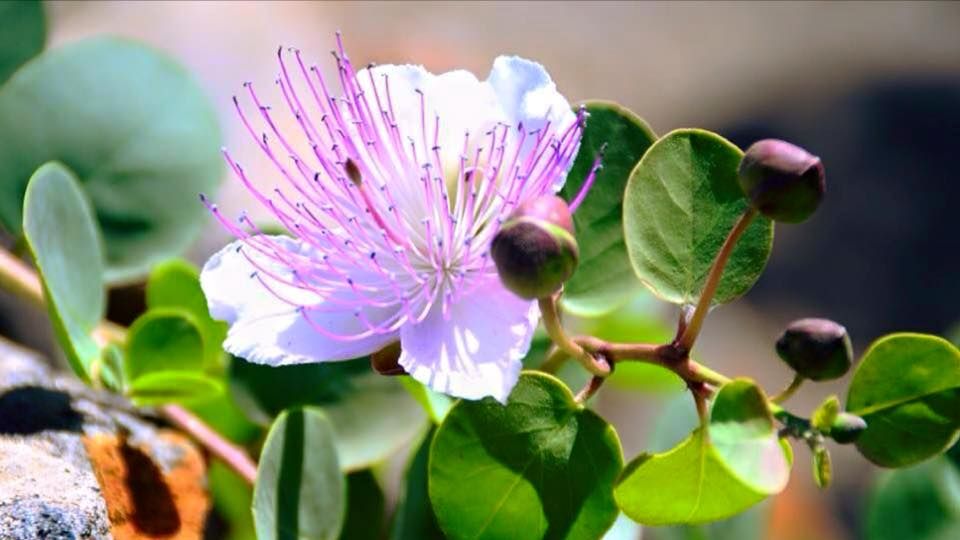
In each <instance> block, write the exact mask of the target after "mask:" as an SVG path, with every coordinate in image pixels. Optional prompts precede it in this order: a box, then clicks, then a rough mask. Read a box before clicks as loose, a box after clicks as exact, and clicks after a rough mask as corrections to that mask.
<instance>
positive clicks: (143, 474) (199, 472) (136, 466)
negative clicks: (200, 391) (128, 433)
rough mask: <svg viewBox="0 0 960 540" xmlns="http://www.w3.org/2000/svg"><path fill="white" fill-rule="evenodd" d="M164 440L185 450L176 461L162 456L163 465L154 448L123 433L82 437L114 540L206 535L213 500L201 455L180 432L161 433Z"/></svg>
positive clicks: (185, 539) (189, 539)
mask: <svg viewBox="0 0 960 540" xmlns="http://www.w3.org/2000/svg"><path fill="white" fill-rule="evenodd" d="M160 438H161V439H163V440H164V441H166V442H167V443H169V445H170V446H171V447H175V448H177V449H180V450H182V452H178V455H177V456H176V457H175V459H169V458H168V459H164V460H162V462H163V463H165V464H166V466H165V467H164V468H161V466H160V465H158V463H159V462H161V460H159V459H155V457H154V456H151V455H150V448H148V447H147V446H145V445H137V444H133V443H132V442H130V441H128V440H127V439H126V438H125V437H122V436H119V437H118V436H115V435H108V434H100V435H93V436H88V437H84V438H83V442H84V446H85V447H86V450H87V454H88V455H89V456H90V462H91V464H92V465H93V470H94V473H96V476H97V481H98V482H99V483H100V488H101V490H102V493H103V498H104V500H105V501H106V504H107V514H108V516H109V519H110V532H111V533H112V534H113V537H114V538H115V539H116V540H128V539H145V538H163V539H178V540H193V539H200V538H202V537H203V526H204V521H205V519H206V516H207V511H208V509H209V504H210V501H209V497H208V496H207V492H206V487H205V486H206V480H205V478H206V474H205V473H206V469H205V466H204V462H203V457H202V456H201V455H200V453H199V452H198V451H197V450H196V449H195V448H194V447H193V445H191V444H190V442H189V441H187V440H186V439H185V438H183V437H182V436H180V435H178V434H176V433H172V432H167V431H162V432H161V435H160Z"/></svg>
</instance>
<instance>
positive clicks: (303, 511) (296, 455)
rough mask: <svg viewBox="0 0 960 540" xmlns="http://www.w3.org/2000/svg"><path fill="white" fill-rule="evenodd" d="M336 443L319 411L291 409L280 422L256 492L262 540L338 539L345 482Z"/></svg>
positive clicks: (266, 447)
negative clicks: (335, 447)
mask: <svg viewBox="0 0 960 540" xmlns="http://www.w3.org/2000/svg"><path fill="white" fill-rule="evenodd" d="M333 441H334V433H333V427H332V426H331V425H330V422H329V421H328V420H327V419H326V417H325V416H324V414H323V413H322V412H321V411H319V410H317V409H313V408H304V409H291V410H289V411H285V412H283V413H282V414H281V415H280V416H278V417H277V420H276V422H274V423H273V426H271V427H270V432H269V433H268V434H267V440H266V443H264V447H263V453H262V454H261V455H260V463H259V465H258V468H257V481H256V484H255V485H254V488H253V520H254V523H255V525H256V529H257V538H258V539H259V540H287V539H299V538H309V539H311V540H334V539H336V538H339V536H340V528H341V527H342V526H343V521H344V515H345V510H346V482H345V480H344V477H343V474H342V473H341V472H340V465H339V464H338V463H337V453H336V450H335V449H334V446H333V444H334V443H333Z"/></svg>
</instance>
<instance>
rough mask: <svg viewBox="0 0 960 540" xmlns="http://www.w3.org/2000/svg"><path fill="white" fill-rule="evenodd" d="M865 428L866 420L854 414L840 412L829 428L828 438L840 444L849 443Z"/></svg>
mask: <svg viewBox="0 0 960 540" xmlns="http://www.w3.org/2000/svg"><path fill="white" fill-rule="evenodd" d="M865 429H867V422H866V421H865V420H864V419H863V418H860V417H859V416H857V415H855V414H850V413H846V412H845V413H840V414H839V415H838V416H837V418H836V420H834V421H833V426H831V428H830V438H831V439H833V440H835V441H837V442H838V443H840V444H850V443H852V442H854V441H856V440H857V438H858V437H860V434H861V433H863V430H865Z"/></svg>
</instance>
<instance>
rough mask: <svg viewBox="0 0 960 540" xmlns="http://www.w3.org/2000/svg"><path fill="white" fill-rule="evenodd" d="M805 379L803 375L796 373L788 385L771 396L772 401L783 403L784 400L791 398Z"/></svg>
mask: <svg viewBox="0 0 960 540" xmlns="http://www.w3.org/2000/svg"><path fill="white" fill-rule="evenodd" d="M805 380H806V379H804V378H803V377H802V376H801V375H795V376H794V377H793V380H792V381H790V384H788V385H787V387H786V388H784V389H783V390H781V391H780V392H779V393H777V394H776V395H774V396H773V397H771V398H770V401H772V402H773V403H783V402H784V401H786V400H788V399H790V397H791V396H793V394H795V393H796V392H797V390H799V389H800V387H801V386H802V385H803V381H805Z"/></svg>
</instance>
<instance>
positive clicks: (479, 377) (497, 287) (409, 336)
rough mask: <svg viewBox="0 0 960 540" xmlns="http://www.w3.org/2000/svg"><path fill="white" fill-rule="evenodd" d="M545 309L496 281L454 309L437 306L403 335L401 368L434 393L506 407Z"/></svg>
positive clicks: (406, 328)
mask: <svg viewBox="0 0 960 540" xmlns="http://www.w3.org/2000/svg"><path fill="white" fill-rule="evenodd" d="M539 317H540V311H539V309H538V308H537V304H536V302H530V301H527V300H523V299H521V298H518V297H517V296H515V295H513V294H512V293H510V292H509V291H507V290H506V289H504V288H503V286H502V285H501V284H500V282H499V280H497V279H496V278H494V279H491V280H490V281H489V282H488V283H487V284H485V285H484V286H482V287H479V288H477V289H476V290H475V291H473V292H472V293H471V294H470V295H469V296H466V297H464V298H461V299H460V300H459V301H458V302H457V303H456V304H454V305H452V306H450V309H449V313H448V317H447V318H444V316H443V314H442V310H441V308H440V306H435V307H434V308H433V309H432V311H431V312H430V314H429V315H428V316H427V318H426V319H425V320H424V321H423V322H421V323H420V324H417V325H408V326H405V327H404V328H403V329H402V330H401V333H400V343H401V346H402V349H403V352H402V354H401V355H400V365H401V366H403V368H404V369H405V370H406V371H407V373H409V374H410V375H411V376H413V378H414V379H416V380H418V381H420V382H422V383H423V384H426V385H427V386H429V387H430V388H431V389H433V390H435V391H437V392H442V393H445V394H450V395H452V396H456V397H461V398H465V399H480V398H482V397H484V396H493V397H494V398H495V399H496V400H497V401H500V402H501V403H505V402H506V400H507V396H508V395H510V390H512V389H513V386H514V385H515V384H516V383H517V378H518V377H519V376H520V368H521V363H520V360H521V359H522V358H523V356H524V355H525V354H526V353H527V350H528V349H529V348H530V341H531V339H532V338H533V331H534V329H535V328H536V326H537V320H538V319H539Z"/></svg>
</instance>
